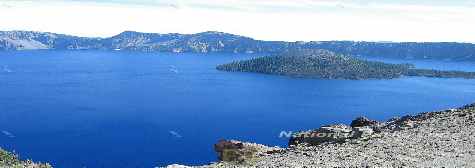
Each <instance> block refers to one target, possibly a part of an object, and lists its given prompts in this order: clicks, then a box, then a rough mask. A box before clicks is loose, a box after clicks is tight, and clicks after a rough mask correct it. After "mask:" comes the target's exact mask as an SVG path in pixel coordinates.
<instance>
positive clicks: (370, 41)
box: [0, 29, 475, 44]
mask: <svg viewBox="0 0 475 168" xmlns="http://www.w3.org/2000/svg"><path fill="white" fill-rule="evenodd" d="M0 32H35V33H51V34H56V35H65V36H72V37H78V38H91V39H107V38H112V37H115V36H118V35H120V34H122V33H125V32H134V33H142V34H156V35H171V34H179V35H196V34H202V33H213V32H214V33H223V34H228V35H233V36H239V37H244V38H250V39H252V40H256V41H265V42H288V43H299V42H300V43H312V42H369V43H460V44H464V43H465V44H475V41H474V42H469V41H391V40H389V41H388V40H311V41H305V40H298V41H285V40H261V39H256V38H254V37H249V36H244V35H239V34H233V33H227V32H224V31H218V30H208V31H200V32H196V33H178V32H169V33H158V32H141V31H135V30H124V31H121V32H120V33H117V34H115V35H112V36H105V37H100V36H80V35H74V34H69V33H57V32H51V31H37V30H20V29H16V30H0Z"/></svg>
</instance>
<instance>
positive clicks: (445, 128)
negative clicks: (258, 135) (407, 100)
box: [168, 104, 475, 168]
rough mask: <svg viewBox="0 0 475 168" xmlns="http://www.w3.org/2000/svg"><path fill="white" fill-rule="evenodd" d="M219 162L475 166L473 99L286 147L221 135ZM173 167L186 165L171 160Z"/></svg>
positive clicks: (312, 134) (332, 130) (215, 167)
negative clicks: (226, 138)
mask: <svg viewBox="0 0 475 168" xmlns="http://www.w3.org/2000/svg"><path fill="white" fill-rule="evenodd" d="M215 150H216V152H217V153H218V158H219V160H220V162H217V163H213V164H211V165H207V166H199V167H201V168H221V167H223V168H224V167H475V104H471V105H467V106H464V107H462V108H458V109H450V110H445V111H438V112H428V113H422V114H419V115H416V116H404V117H402V118H394V119H391V120H389V121H387V122H383V123H380V122H377V121H372V120H369V119H367V118H364V117H361V118H358V119H356V120H354V121H353V122H352V123H351V125H341V124H340V125H330V126H323V127H321V128H319V129H316V130H311V131H305V132H300V133H296V134H294V135H293V136H292V138H291V139H290V141H289V147H288V148H277V147H267V146H264V145H258V144H253V143H245V142H239V141H232V140H231V141H227V140H221V141H220V142H218V143H217V144H216V145H215ZM168 167H170V168H173V167H187V166H181V165H170V166H168Z"/></svg>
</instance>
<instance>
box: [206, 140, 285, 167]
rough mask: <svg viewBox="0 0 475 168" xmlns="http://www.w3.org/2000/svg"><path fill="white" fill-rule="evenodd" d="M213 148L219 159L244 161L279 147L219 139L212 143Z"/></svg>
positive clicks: (269, 152)
mask: <svg viewBox="0 0 475 168" xmlns="http://www.w3.org/2000/svg"><path fill="white" fill-rule="evenodd" d="M214 150H215V151H216V153H217V154H218V159H219V161H225V162H237V163H245V162H250V161H252V160H255V159H257V158H258V157H259V156H262V155H267V154H271V153H275V152H278V151H280V150H281V149H280V148H278V147H268V146H265V145H260V144H255V143H246V142H240V141H236V140H220V141H218V143H216V144H215V145H214Z"/></svg>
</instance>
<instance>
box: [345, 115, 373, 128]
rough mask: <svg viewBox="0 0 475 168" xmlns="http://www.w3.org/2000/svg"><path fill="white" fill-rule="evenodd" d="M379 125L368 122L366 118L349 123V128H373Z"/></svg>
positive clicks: (371, 121) (359, 118)
mask: <svg viewBox="0 0 475 168" xmlns="http://www.w3.org/2000/svg"><path fill="white" fill-rule="evenodd" d="M377 124H379V122H378V121H375V120H370V119H368V118H366V117H358V118H356V119H355V120H353V121H352V122H351V125H350V126H351V127H366V126H374V125H377Z"/></svg>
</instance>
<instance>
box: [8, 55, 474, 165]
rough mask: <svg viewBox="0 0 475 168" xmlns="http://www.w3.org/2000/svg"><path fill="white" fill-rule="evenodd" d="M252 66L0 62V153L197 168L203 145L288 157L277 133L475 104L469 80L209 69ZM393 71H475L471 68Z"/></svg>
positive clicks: (210, 155)
mask: <svg viewBox="0 0 475 168" xmlns="http://www.w3.org/2000/svg"><path fill="white" fill-rule="evenodd" d="M255 56H259V55H223V54H207V55H200V54H163V53H138V52H120V51H117V52H101V51H19V52H0V146H1V147H2V148H5V149H7V150H11V151H13V150H14V151H16V152H17V153H19V154H21V157H22V158H32V159H34V160H36V161H42V162H49V163H52V164H53V165H54V166H56V167H59V168H82V167H92V168H96V167H118V168H120V167H147V168H150V167H154V166H163V165H167V164H173V163H180V164H188V165H197V164H206V163H209V162H212V161H215V160H216V155H215V153H214V151H213V144H214V143H215V142H216V141H217V140H219V139H221V138H229V139H238V140H244V141H252V142H257V143H262V144H267V145H272V146H274V145H279V146H286V144H287V139H285V138H279V133H280V132H281V131H298V130H307V129H312V128H317V127H319V126H321V125H322V124H331V123H349V122H351V120H352V119H354V118H355V117H358V116H362V115H364V116H368V117H370V118H373V119H378V120H387V119H389V118H391V117H394V116H400V115H406V114H415V113H418V112H425V111H434V110H440V109H447V108H453V107H458V106H461V105H464V104H468V103H472V102H475V80H465V79H431V78H421V77H411V78H407V77H406V78H401V79H395V80H365V81H351V80H315V79H294V78H288V77H281V76H271V75H262V74H251V73H228V72H220V71H217V70H215V66H216V65H217V64H221V63H227V62H229V61H232V60H239V59H246V58H250V57H255ZM394 61H396V62H398V60H388V62H394ZM399 62H409V63H414V64H416V65H418V66H419V67H422V68H439V69H456V70H467V71H475V64H474V63H452V62H438V61H407V60H404V61H401V60H399Z"/></svg>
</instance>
